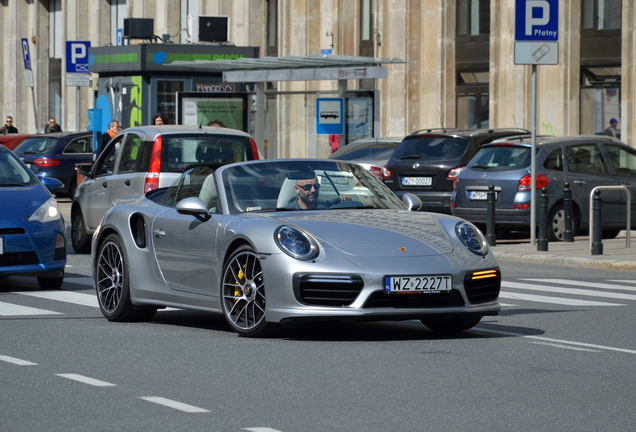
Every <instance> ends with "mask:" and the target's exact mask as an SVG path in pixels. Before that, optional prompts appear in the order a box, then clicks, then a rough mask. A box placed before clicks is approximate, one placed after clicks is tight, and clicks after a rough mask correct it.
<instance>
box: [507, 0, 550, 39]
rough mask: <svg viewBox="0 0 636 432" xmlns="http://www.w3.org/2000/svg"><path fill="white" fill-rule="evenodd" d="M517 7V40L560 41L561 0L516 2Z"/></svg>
mask: <svg viewBox="0 0 636 432" xmlns="http://www.w3.org/2000/svg"><path fill="white" fill-rule="evenodd" d="M515 7H516V9H515V40H517V41H537V42H538V41H558V40H559V0H516V4H515Z"/></svg>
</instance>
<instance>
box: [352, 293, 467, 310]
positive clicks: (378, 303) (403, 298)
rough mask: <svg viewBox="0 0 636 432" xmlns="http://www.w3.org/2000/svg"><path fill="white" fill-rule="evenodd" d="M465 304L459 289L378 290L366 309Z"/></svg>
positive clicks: (371, 297) (367, 303) (369, 300)
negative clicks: (414, 292) (431, 290)
mask: <svg viewBox="0 0 636 432" xmlns="http://www.w3.org/2000/svg"><path fill="white" fill-rule="evenodd" d="M451 306H464V299H463V298H462V295H461V294H460V292H459V291H456V290H451V291H449V292H446V293H426V294H424V293H422V294H385V293H384V292H383V291H378V292H375V293H373V294H371V296H370V297H369V298H368V300H367V301H366V303H365V304H364V308H365V309H371V308H398V309H408V308H411V309H414V308H441V307H451Z"/></svg>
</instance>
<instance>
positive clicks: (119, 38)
mask: <svg viewBox="0 0 636 432" xmlns="http://www.w3.org/2000/svg"><path fill="white" fill-rule="evenodd" d="M115 36H116V37H115V39H116V43H115V45H117V46H120V45H123V44H124V29H120V28H118V29H117V30H116V33H115Z"/></svg>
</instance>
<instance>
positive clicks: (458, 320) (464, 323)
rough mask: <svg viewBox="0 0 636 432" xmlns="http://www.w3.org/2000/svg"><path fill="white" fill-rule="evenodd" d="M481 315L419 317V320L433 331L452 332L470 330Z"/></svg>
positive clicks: (477, 322) (479, 319)
mask: <svg viewBox="0 0 636 432" xmlns="http://www.w3.org/2000/svg"><path fill="white" fill-rule="evenodd" d="M482 318H483V317H481V316H476V317H475V316H470V317H441V318H421V319H420V321H421V322H422V324H424V325H425V326H426V327H428V328H430V329H431V330H433V331H437V332H444V333H454V332H460V331H465V330H470V329H471V328H473V327H475V326H476V325H477V324H479V321H481V319H482Z"/></svg>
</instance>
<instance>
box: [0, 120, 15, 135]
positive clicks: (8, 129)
mask: <svg viewBox="0 0 636 432" xmlns="http://www.w3.org/2000/svg"><path fill="white" fill-rule="evenodd" d="M0 133H1V134H5V135H6V134H12V133H18V128H17V127H15V126H13V117H11V116H7V119H6V124H5V125H4V126H2V128H1V129H0Z"/></svg>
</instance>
